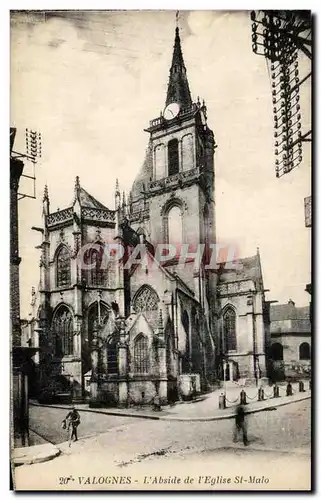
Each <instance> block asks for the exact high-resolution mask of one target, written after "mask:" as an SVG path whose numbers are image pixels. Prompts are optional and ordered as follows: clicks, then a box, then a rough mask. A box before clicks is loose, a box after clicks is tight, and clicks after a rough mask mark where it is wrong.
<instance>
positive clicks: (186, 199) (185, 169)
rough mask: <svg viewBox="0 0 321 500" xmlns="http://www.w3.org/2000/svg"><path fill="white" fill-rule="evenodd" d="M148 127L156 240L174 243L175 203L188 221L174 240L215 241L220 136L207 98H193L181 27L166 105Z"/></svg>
mask: <svg viewBox="0 0 321 500" xmlns="http://www.w3.org/2000/svg"><path fill="white" fill-rule="evenodd" d="M146 132H148V133H149V134H150V143H149V144H150V146H149V151H150V170H149V178H148V179H146V182H145V184H144V199H145V205H146V202H148V208H149V218H150V220H151V221H152V223H151V224H150V228H149V231H148V232H149V234H150V241H151V243H153V244H154V245H155V244H157V243H171V241H170V235H171V231H170V225H171V217H170V215H171V210H172V209H174V208H175V207H176V208H177V209H179V210H177V211H176V212H177V213H178V214H179V217H180V223H181V226H182V227H181V229H179V230H178V232H177V234H176V241H172V243H185V244H189V245H191V246H192V247H195V246H196V245H197V244H198V243H205V242H207V243H214V242H215V201H214V200H215V196H214V149H215V141H214V135H213V132H212V131H211V130H210V128H209V127H208V124H207V108H206V104H205V102H204V100H203V102H202V103H201V101H200V99H199V98H197V101H196V102H193V100H192V97H191V92H190V88H189V84H188V79H187V72H186V67H185V63H184V59H183V53H182V48H181V40H180V34H179V28H178V27H176V30H175V42H174V49H173V57H172V64H171V67H170V72H169V82H168V88H167V95H166V101H165V106H164V111H163V112H161V114H160V116H159V117H158V118H155V119H153V120H151V121H150V124H149V127H148V128H147V129H146ZM174 232H175V231H174Z"/></svg>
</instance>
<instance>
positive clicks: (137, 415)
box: [30, 391, 311, 422]
mask: <svg viewBox="0 0 321 500" xmlns="http://www.w3.org/2000/svg"><path fill="white" fill-rule="evenodd" d="M284 397H286V396H284ZM310 398H311V393H310V391H309V393H307V392H305V393H302V396H301V397H299V398H295V399H292V398H291V396H287V399H286V400H281V401H278V398H272V399H271V400H270V401H271V404H269V405H266V406H265V405H264V406H260V407H259V408H252V409H251V408H248V409H246V411H245V413H246V414H251V413H258V412H260V411H266V410H269V409H271V408H277V407H278V406H284V405H288V404H291V403H297V402H299V401H303V400H305V399H310ZM265 401H267V400H265ZM272 401H273V402H272ZM262 403H263V404H264V402H262ZM250 404H253V403H250ZM30 405H31V406H41V407H45V408H58V409H60V410H69V409H70V407H69V406H58V405H46V404H40V403H30ZM228 410H229V408H228ZM77 411H83V412H87V413H98V414H101V415H111V416H116V417H131V418H142V419H148V420H173V421H180V422H187V421H189V422H206V421H214V420H225V419H229V418H234V417H235V413H234V412H229V413H225V414H224V413H222V415H214V416H208V417H180V416H175V415H164V416H162V415H146V414H144V413H136V412H135V413H132V412H130V411H129V412H123V413H119V412H117V411H102V410H98V409H92V408H77ZM221 411H222V412H224V410H221Z"/></svg>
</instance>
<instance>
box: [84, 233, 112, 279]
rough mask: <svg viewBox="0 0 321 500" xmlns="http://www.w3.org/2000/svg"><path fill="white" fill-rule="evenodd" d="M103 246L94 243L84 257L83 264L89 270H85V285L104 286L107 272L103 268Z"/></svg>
mask: <svg viewBox="0 0 321 500" xmlns="http://www.w3.org/2000/svg"><path fill="white" fill-rule="evenodd" d="M103 257H104V245H103V244H101V243H95V244H94V245H93V246H92V247H91V248H90V249H89V250H88V251H87V252H86V255H85V262H86V264H87V265H88V266H90V269H88V270H87V284H88V285H91V286H106V282H107V270H106V269H104V268H103V266H104V258H103Z"/></svg>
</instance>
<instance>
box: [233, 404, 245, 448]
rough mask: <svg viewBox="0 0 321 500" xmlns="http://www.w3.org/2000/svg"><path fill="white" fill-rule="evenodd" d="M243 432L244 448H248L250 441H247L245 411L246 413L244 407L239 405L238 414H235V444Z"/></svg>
mask: <svg viewBox="0 0 321 500" xmlns="http://www.w3.org/2000/svg"><path fill="white" fill-rule="evenodd" d="M241 431H242V434H243V443H244V446H247V445H248V439H247V429H246V422H245V411H244V406H243V405H241V404H239V405H238V406H237V408H236V413H235V427H234V436H233V441H234V443H236V441H237V438H238V435H239V433H240V432H241Z"/></svg>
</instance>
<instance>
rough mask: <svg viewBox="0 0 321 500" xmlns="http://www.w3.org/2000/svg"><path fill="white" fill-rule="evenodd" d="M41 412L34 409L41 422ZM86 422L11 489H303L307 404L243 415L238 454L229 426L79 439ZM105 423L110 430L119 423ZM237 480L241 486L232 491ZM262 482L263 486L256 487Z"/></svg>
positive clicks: (119, 430) (134, 422)
mask: <svg viewBox="0 0 321 500" xmlns="http://www.w3.org/2000/svg"><path fill="white" fill-rule="evenodd" d="M197 404H200V403H197ZM182 406H185V405H182ZM186 406H187V405H186ZM188 406H190V405H188ZM46 410H47V408H40V407H38V408H37V412H42V413H43V415H46ZM55 412H56V419H55V420H52V425H53V426H54V425H55V424H57V420H59V419H60V415H61V414H63V413H64V410H59V409H56V410H55ZM37 414H38V415H40V413H37ZM96 416H97V417H98V419H102V420H103V419H104V418H106V422H107V421H108V420H109V419H110V418H111V417H108V416H104V415H96ZM90 417H92V426H93V430H94V426H95V422H96V418H93V417H94V415H93V414H90V413H89V412H88V413H86V412H84V413H82V425H84V428H82V429H81V431H80V437H79V440H78V441H77V442H75V443H72V445H71V448H69V447H68V444H67V443H65V442H60V444H59V445H58V446H57V447H58V448H59V449H60V450H61V454H60V455H59V456H58V457H57V458H55V459H54V460H50V461H48V462H44V463H37V464H32V465H22V466H19V467H16V468H15V470H14V481H15V482H14V484H15V489H16V490H20V491H22V490H23V491H26V490H33V491H35V490H42V491H44V490H62V491H65V490H83V491H85V490H92V489H94V490H96V489H101V490H113V491H115V490H125V489H127V490H135V489H139V490H140V489H145V488H149V490H150V491H151V490H155V489H161V488H163V489H173V490H174V489H175V490H177V489H180V488H184V485H185V483H184V485H181V484H173V482H170V484H169V481H168V478H171V481H172V480H174V481H175V477H176V476H177V477H178V479H179V478H181V481H182V483H183V481H185V479H186V480H187V476H190V477H191V478H192V479H193V478H194V485H191V484H190V483H188V485H187V487H188V488H190V489H193V488H194V486H195V489H200V488H202V489H203V490H209V489H210V490H219V489H221V488H227V489H233V488H234V489H235V488H240V486H241V488H242V490H244V489H246V488H247V485H249V486H250V487H251V489H252V488H257V489H267V488H268V489H271V490H279V489H283V490H294V491H297V490H298V489H301V490H302V489H306V488H307V487H309V481H310V471H311V457H310V455H311V399H306V400H303V401H299V402H296V403H294V402H293V404H286V405H283V406H280V407H279V408H276V409H275V410H274V411H261V412H256V413H253V414H252V415H248V418H247V426H248V440H249V446H246V447H245V446H244V445H243V443H242V440H241V436H240V439H239V442H237V443H234V442H233V430H234V420H233V419H224V420H218V421H216V422H213V421H203V422H198V421H188V420H186V421H183V422H181V421H175V420H163V419H162V420H152V419H145V420H142V419H138V418H128V419H127V423H126V424H124V425H123V426H118V427H116V426H114V427H112V428H111V427H110V428H109V429H108V430H107V431H105V432H103V433H97V434H95V435H94V436H92V437H91V438H86V437H85V435H84V433H86V431H87V427H86V424H85V419H86V418H87V419H89V421H90ZM112 418H113V419H114V421H115V422H116V425H117V421H118V420H120V419H119V418H118V417H112ZM99 425H101V423H99ZM106 425H107V424H106ZM39 431H40V432H42V429H41V428H40V429H39ZM150 476H151V477H150ZM242 476H243V479H244V481H243V483H244V484H242V485H240V484H239V479H240V478H242ZM249 476H251V477H253V476H254V477H255V478H256V480H257V481H258V484H250V483H251V481H250V480H249V481H248V482H246V479H249ZM263 476H264V478H265V479H264V482H260V481H261V478H262V477H263ZM217 478H218V479H217ZM222 478H228V479H229V478H230V480H231V481H232V483H233V484H223V480H222V481H221V479H222ZM127 481H129V482H128V483H127ZM155 481H157V484H156V482H155ZM160 481H162V482H160ZM164 481H167V483H166V484H165V482H164ZM200 481H201V483H200ZM209 481H210V484H209ZM234 481H235V482H234ZM185 488H186V486H185Z"/></svg>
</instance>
